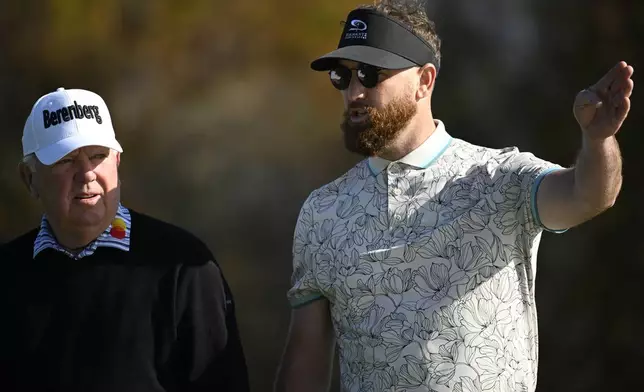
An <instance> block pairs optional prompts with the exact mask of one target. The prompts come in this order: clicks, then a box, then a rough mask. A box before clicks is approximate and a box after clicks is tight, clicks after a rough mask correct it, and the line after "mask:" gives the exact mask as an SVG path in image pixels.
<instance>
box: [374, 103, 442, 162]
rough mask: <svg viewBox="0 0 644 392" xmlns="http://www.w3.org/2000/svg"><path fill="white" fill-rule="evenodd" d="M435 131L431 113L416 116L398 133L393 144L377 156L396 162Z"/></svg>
mask: <svg viewBox="0 0 644 392" xmlns="http://www.w3.org/2000/svg"><path fill="white" fill-rule="evenodd" d="M435 130H436V123H434V118H433V117H432V115H431V113H430V114H429V115H423V116H420V115H417V116H415V117H414V118H413V119H412V120H411V121H410V123H409V124H408V125H407V126H406V127H405V129H403V130H402V131H401V132H400V135H399V136H398V138H396V140H394V142H393V143H392V144H391V145H390V146H388V147H387V148H386V149H385V150H383V151H382V152H381V153H380V154H378V156H379V157H380V158H383V159H386V160H388V161H397V160H399V159H400V158H402V157H404V156H406V155H408V154H409V153H410V152H412V151H414V150H415V149H417V148H418V147H419V146H420V145H421V144H423V143H424V142H425V141H426V140H427V138H429V137H430V136H431V135H432V134H433V133H434V131H435Z"/></svg>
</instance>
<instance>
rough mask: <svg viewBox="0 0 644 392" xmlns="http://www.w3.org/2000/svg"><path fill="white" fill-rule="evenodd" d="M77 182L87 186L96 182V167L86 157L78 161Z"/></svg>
mask: <svg viewBox="0 0 644 392" xmlns="http://www.w3.org/2000/svg"><path fill="white" fill-rule="evenodd" d="M74 176H75V179H76V181H78V182H80V183H83V184H87V183H90V182H93V181H95V180H96V173H94V165H92V161H91V160H90V159H89V158H88V157H86V156H79V157H78V158H77V159H76V173H75V175H74Z"/></svg>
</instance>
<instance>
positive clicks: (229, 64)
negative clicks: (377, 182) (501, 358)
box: [0, 0, 644, 392]
mask: <svg viewBox="0 0 644 392" xmlns="http://www.w3.org/2000/svg"><path fill="white" fill-rule="evenodd" d="M0 3H1V4H0V10H1V11H0V49H1V50H0V118H2V125H1V126H0V129H1V131H0V170H1V171H0V243H1V242H5V241H9V240H10V239H12V238H13V237H15V236H17V235H19V234H21V233H22V232H24V231H26V230H28V229H30V228H32V227H34V226H35V225H37V224H38V222H39V216H40V213H41V212H40V210H39V208H38V205H37V204H36V203H35V202H33V201H32V200H30V199H29V198H28V195H27V192H26V191H25V189H23V187H22V185H21V183H20V182H19V178H18V172H17V169H16V168H17V165H16V164H17V162H18V161H19V160H20V158H21V135H22V127H23V125H24V121H25V119H26V117H27V115H28V114H29V111H30V109H31V106H32V105H33V103H34V102H35V101H36V99H37V98H39V97H40V96H41V95H43V94H45V93H48V92H51V91H53V90H55V89H56V88H57V87H65V88H86V89H90V90H93V91H95V92H97V93H98V94H100V95H101V96H103V98H104V99H105V100H106V102H107V104H108V107H109V108H110V110H111V114H112V118H113V121H114V125H115V128H116V132H117V137H118V138H119V140H120V141H121V144H122V145H123V147H124V150H125V153H124V154H123V156H122V165H121V175H122V182H123V190H122V192H123V202H124V204H125V205H126V206H128V207H131V208H134V209H137V210H139V211H141V212H145V213H148V214H151V215H154V216H157V217H159V218H162V219H164V220H167V221H170V222H172V223H175V224H177V225H180V226H183V227H185V228H187V229H189V230H191V231H192V232H194V233H195V234H197V235H198V236H199V237H201V238H202V239H203V240H204V241H206V243H207V244H208V245H209V246H210V247H211V249H212V250H213V252H214V253H215V255H216V256H217V258H218V260H219V262H220V264H221V266H222V268H223V270H224V273H225V274H226V277H227V279H228V280H229V282H230V285H231V286H232V289H233V292H234V294H235V298H236V302H237V306H238V314H237V316H238V319H239V323H240V328H241V334H242V338H243V343H244V346H245V351H246V355H247V359H248V366H249V371H250V377H251V383H252V388H253V391H270V389H271V384H272V381H273V377H274V374H275V370H276V367H277V365H278V362H279V359H280V356H281V353H282V348H283V344H284V340H285V338H286V333H287V329H288V323H289V311H290V310H289V307H288V304H287V301H286V297H285V295H286V291H287V290H288V288H289V279H290V273H291V245H292V235H293V230H294V225H295V220H296V218H297V214H298V212H299V208H300V206H301V204H302V202H303V201H304V199H305V198H306V196H307V195H308V194H309V193H310V192H311V191H312V190H313V189H315V188H317V187H319V186H321V185H323V184H325V183H327V182H329V181H332V180H333V179H334V178H336V177H337V176H339V175H340V174H342V173H343V172H344V171H345V170H347V169H349V168H350V167H351V166H352V165H353V164H355V163H356V162H357V161H358V160H359V159H360V158H359V157H358V156H356V155H351V154H349V153H348V152H345V150H344V148H343V144H342V140H341V134H340V130H339V123H340V118H341V112H342V103H341V99H340V95H339V94H338V93H337V91H335V90H334V89H333V88H332V87H331V85H330V83H329V81H328V77H327V75H326V74H324V73H315V72H313V71H311V70H310V69H309V62H310V61H311V60H312V59H313V58H315V57H316V56H318V55H320V54H322V53H326V52H328V51H330V50H332V49H334V48H335V46H336V45H337V42H338V39H339V34H340V32H341V30H342V26H341V21H342V20H344V18H345V17H346V14H347V13H348V11H349V10H351V9H352V8H353V7H354V6H355V5H357V4H360V3H362V2H361V1H354V0H341V1H340V0H337V1H328V0H306V1H296V0H265V1H258V0H236V1H226V2H223V1H213V0H209V1H206V0H183V1H181V2H179V1H169V0H154V1H153V0H110V1H102V2H86V1H81V0H57V1H53V0H49V1H46V0H41V1H36V0H13V1H12V0H0ZM427 9H428V12H429V15H430V17H431V18H433V19H434V20H435V21H436V24H437V29H438V33H439V35H440V37H441V38H442V40H443V47H442V56H443V61H442V67H441V72H440V75H439V77H438V79H437V86H436V90H435V93H434V98H433V109H434V115H435V117H436V118H439V119H441V120H442V121H444V122H445V124H446V127H447V130H448V132H449V133H451V134H452V135H453V136H455V137H458V138H462V139H465V140H468V141H470V142H473V143H476V144H482V145H485V146H489V147H503V146H508V145H513V146H518V147H519V148H520V149H521V150H526V151H531V152H533V153H534V154H536V155H537V156H539V157H541V158H544V159H547V160H551V161H554V162H557V163H560V164H563V165H570V164H572V163H573V162H574V160H575V156H576V153H577V150H578V148H579V146H580V132H579V130H578V127H577V126H576V122H575V120H574V117H573V116H572V102H573V99H574V97H575V94H576V93H577V92H578V91H579V90H581V89H583V88H585V87H587V86H588V85H590V84H592V83H594V82H595V81H596V80H597V79H598V78H600V77H601V76H602V75H603V74H604V73H605V72H606V71H607V70H608V69H609V68H610V67H612V66H613V65H614V64H616V63H617V62H618V61H619V60H625V61H627V62H628V63H629V64H632V65H633V66H634V67H635V70H636V71H635V75H634V80H635V81H636V83H635V84H636V87H635V92H634V95H633V97H632V108H631V112H630V115H629V118H628V119H627V121H626V123H625V124H624V126H623V128H622V130H621V132H620V134H619V141H620V143H621V146H622V152H623V156H624V186H623V190H622V193H621V195H620V197H619V199H618V201H617V204H616V205H615V206H614V207H613V208H612V209H610V210H609V211H608V212H606V213H605V214H603V215H601V216H600V217H598V218H596V219H594V220H592V221H590V222H588V223H586V224H584V225H582V226H580V227H578V228H574V229H572V230H570V231H568V232H567V233H565V234H563V235H556V234H549V233H546V234H544V236H543V239H542V242H541V248H540V252H539V267H538V275H537V286H536V287H537V290H536V291H537V304H538V311H539V328H540V358H539V360H540V367H539V382H538V389H537V390H538V391H548V392H550V391H568V392H571V391H605V390H614V391H617V390H621V389H624V388H629V389H631V388H632V387H635V386H638V388H640V387H641V383H640V382H639V380H640V377H639V376H640V374H641V370H640V368H641V364H642V363H644V343H643V342H642V340H641V335H640V333H641V331H642V330H644V312H643V310H644V306H643V305H644V285H642V284H641V279H642V273H643V272H644V241H641V240H638V237H637V235H639V234H640V233H639V229H638V227H639V222H640V220H641V218H642V216H643V214H642V210H641V203H642V200H644V191H643V189H642V184H643V183H644V182H643V181H642V180H643V178H642V172H643V171H644V164H643V163H642V159H641V157H642V156H641V155H640V154H641V152H640V148H641V146H642V141H643V140H644V138H643V136H642V131H643V129H642V128H643V126H644V118H643V115H642V108H641V105H640V103H639V102H640V99H639V98H638V97H639V96H640V95H641V91H640V93H638V87H637V80H638V69H640V64H641V70H640V72H644V57H643V53H642V50H641V47H642V46H641V45H642V39H643V38H644V24H643V23H642V19H641V18H642V15H644V3H643V2H635V1H630V0H612V1H600V0H566V1H554V0H538V1H537V0H489V1H454V0H451V1H447V0H430V1H429V2H428V3H427ZM336 380H337V377H336ZM334 388H335V389H334V390H338V389H337V386H336V387H334Z"/></svg>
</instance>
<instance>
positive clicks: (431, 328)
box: [288, 120, 561, 392]
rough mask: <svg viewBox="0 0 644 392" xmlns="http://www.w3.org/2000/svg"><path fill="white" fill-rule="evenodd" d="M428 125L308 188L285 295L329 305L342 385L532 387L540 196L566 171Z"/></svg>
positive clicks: (468, 389) (460, 389) (349, 388)
mask: <svg viewBox="0 0 644 392" xmlns="http://www.w3.org/2000/svg"><path fill="white" fill-rule="evenodd" d="M435 122H436V125H437V128H436V131H435V132H434V133H433V134H432V135H431V136H430V137H429V138H428V139H427V141H425V142H424V143H423V144H422V145H421V146H420V147H419V148H417V149H416V150H414V151H413V152H411V153H410V154H409V155H407V156H406V157H404V158H402V159H400V160H398V161H395V162H390V161H386V160H384V159H381V158H377V157H374V158H368V159H365V160H363V161H361V162H360V163H358V164H357V165H356V166H355V167H353V168H352V169H351V170H349V171H348V172H347V173H345V174H344V175H343V176H341V177H340V178H338V179H337V180H335V181H333V182H331V183H329V184H327V185H325V186H323V187H321V188H319V189H317V190H315V191H314V192H312V193H311V194H310V195H309V197H308V198H307V200H306V201H305V203H304V205H303V206H302V208H301V211H300V215H299V218H298V220H297V224H296V229H295V234H294V244H293V267H294V271H293V275H292V287H291V289H290V290H289V291H288V299H289V302H290V303H291V305H292V306H293V307H299V306H304V305H306V304H307V303H309V302H311V301H315V300H318V299H320V298H325V299H327V300H328V301H329V303H330V309H331V318H332V320H333V325H334V329H335V335H336V338H337V345H338V349H339V357H340V367H341V380H342V381H341V382H342V390H343V391H346V392H358V391H360V392H362V391H372V392H379V391H391V392H399V391H407V392H412V391H422V392H428V391H432V392H447V391H454V392H474V391H512V392H515V391H534V390H535V388H536V380H537V359H538V355H537V354H538V351H537V349H538V347H537V343H538V338H537V314H536V310H537V309H536V305H535V298H534V293H535V290H534V281H535V274H536V255H537V248H538V244H539V241H540V237H541V233H542V232H543V230H544V229H545V227H543V226H542V224H541V222H540V221H539V215H538V211H537V208H536V196H535V195H536V192H537V188H538V186H539V182H540V180H541V179H542V178H543V176H544V175H545V174H546V173H548V172H549V171H551V170H555V169H561V167H560V166H558V165H555V164H552V163H550V162H546V161H544V160H541V159H538V158H536V157H535V156H534V155H532V154H530V153H526V152H519V151H518V150H517V149H516V148H513V147H512V148H505V149H491V148H485V147H480V146H476V145H473V144H470V143H467V142H465V141H463V140H460V139H457V138H452V137H451V136H450V135H449V134H448V133H447V132H446V130H445V126H444V124H443V123H442V122H441V121H440V120H435Z"/></svg>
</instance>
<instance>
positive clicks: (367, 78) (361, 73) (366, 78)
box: [358, 64, 379, 88]
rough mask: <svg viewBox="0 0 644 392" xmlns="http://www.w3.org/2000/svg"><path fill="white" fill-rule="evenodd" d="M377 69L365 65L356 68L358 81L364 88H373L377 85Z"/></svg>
mask: <svg viewBox="0 0 644 392" xmlns="http://www.w3.org/2000/svg"><path fill="white" fill-rule="evenodd" d="M378 72H379V69H378V68H376V67H374V66H372V65H367V64H362V65H361V66H360V67H359V68H358V79H359V80H360V83H362V85H363V86H365V87H366V88H374V87H376V85H377V84H378Z"/></svg>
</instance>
